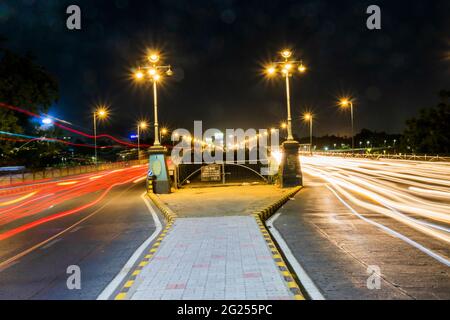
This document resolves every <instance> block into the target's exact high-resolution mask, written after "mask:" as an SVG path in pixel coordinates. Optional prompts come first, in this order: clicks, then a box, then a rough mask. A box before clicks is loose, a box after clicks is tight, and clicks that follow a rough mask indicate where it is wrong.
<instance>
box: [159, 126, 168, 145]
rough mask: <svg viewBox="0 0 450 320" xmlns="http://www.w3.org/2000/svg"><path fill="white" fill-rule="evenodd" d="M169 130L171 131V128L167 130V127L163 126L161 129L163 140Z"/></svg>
mask: <svg viewBox="0 0 450 320" xmlns="http://www.w3.org/2000/svg"><path fill="white" fill-rule="evenodd" d="M168 132H169V130H167V128H161V131H160V135H161V142H162V141H163V139H164V136H165V135H166V134H167V133H168Z"/></svg>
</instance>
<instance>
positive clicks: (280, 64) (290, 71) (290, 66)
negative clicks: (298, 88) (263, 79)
mask: <svg viewBox="0 0 450 320" xmlns="http://www.w3.org/2000/svg"><path fill="white" fill-rule="evenodd" d="M280 54H281V56H282V57H283V61H277V62H274V63H272V64H271V65H270V66H269V67H267V69H266V74H267V76H269V77H271V76H274V75H276V74H277V72H278V71H280V72H281V74H282V75H283V77H284V78H285V82H286V108H287V133H288V137H287V140H294V137H293V135H292V116H291V91H290V84H289V77H292V76H293V75H294V72H295V71H294V69H295V68H296V67H297V69H298V72H300V73H305V72H306V67H305V66H304V65H303V62H302V61H295V60H290V59H291V57H292V51H290V50H287V49H285V50H283V51H281V53H280Z"/></svg>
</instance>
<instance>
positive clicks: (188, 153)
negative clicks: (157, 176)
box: [171, 121, 280, 175]
mask: <svg viewBox="0 0 450 320" xmlns="http://www.w3.org/2000/svg"><path fill="white" fill-rule="evenodd" d="M172 141H174V142H178V143H177V144H176V145H175V146H174V148H173V149H172V154H171V156H172V161H173V162H174V163H175V164H180V163H185V164H188V163H206V164H213V163H223V162H225V163H242V162H245V163H250V164H256V163H261V164H263V165H265V166H266V167H264V168H262V169H261V174H263V175H267V174H269V173H268V172H269V171H270V170H271V169H270V167H271V163H272V162H274V161H272V160H279V159H278V158H279V154H280V150H279V149H280V147H279V146H280V141H279V131H278V130H277V129H272V130H267V129H259V130H255V129H252V128H251V129H247V130H245V131H244V130H243V129H226V130H225V132H222V131H220V130H218V129H207V130H205V131H204V132H203V127H202V121H194V136H192V135H191V133H190V132H189V131H188V130H186V129H181V128H180V129H176V130H174V131H173V133H172ZM274 157H275V158H276V159H274ZM277 168H278V166H277V167H276V169H277Z"/></svg>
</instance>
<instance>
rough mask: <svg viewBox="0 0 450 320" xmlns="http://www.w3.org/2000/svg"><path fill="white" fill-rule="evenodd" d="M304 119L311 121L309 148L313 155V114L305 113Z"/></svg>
mask: <svg viewBox="0 0 450 320" xmlns="http://www.w3.org/2000/svg"><path fill="white" fill-rule="evenodd" d="M303 120H305V121H309V150H310V152H311V155H312V134H313V115H312V113H310V112H307V113H305V114H304V115H303Z"/></svg>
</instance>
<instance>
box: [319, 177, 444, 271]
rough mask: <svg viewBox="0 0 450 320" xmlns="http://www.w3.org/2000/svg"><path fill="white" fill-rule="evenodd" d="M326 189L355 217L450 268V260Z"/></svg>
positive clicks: (332, 190) (331, 189)
mask: <svg viewBox="0 0 450 320" xmlns="http://www.w3.org/2000/svg"><path fill="white" fill-rule="evenodd" d="M326 187H327V188H328V189H329V190H330V191H331V192H333V194H334V195H335V196H336V198H338V199H339V201H341V202H342V203H343V204H344V206H346V207H347V208H348V209H349V210H350V211H351V212H352V213H353V214H354V215H356V216H357V217H358V218H360V219H361V220H364V221H365V222H367V223H370V224H372V225H374V226H376V227H378V228H380V229H382V230H383V231H385V232H387V233H389V234H391V235H393V236H394V237H396V238H399V239H400V240H403V241H404V242H406V243H408V244H409V245H411V246H413V247H414V248H416V249H419V250H420V251H422V252H423V253H425V254H427V255H429V256H430V257H432V258H433V259H435V260H437V261H439V262H440V263H442V264H445V265H446V266H447V267H449V266H450V261H449V260H447V259H445V258H444V257H442V256H440V255H438V254H437V253H435V252H433V251H431V250H430V249H428V248H425V247H424V246H422V245H421V244H419V243H417V242H415V241H414V240H412V239H410V238H408V237H407V236H404V235H403V234H401V233H398V232H397V231H394V230H392V229H391V228H388V227H386V226H385V225H382V224H381V223H378V222H375V221H372V220H370V219H368V218H366V217H364V216H362V215H361V214H359V213H358V212H357V211H356V210H355V209H353V208H352V207H351V206H350V205H349V204H348V203H347V202H345V200H344V199H342V198H341V197H340V196H339V195H338V194H337V192H336V191H335V190H334V189H333V188H331V187H330V186H329V185H327V186H326Z"/></svg>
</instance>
